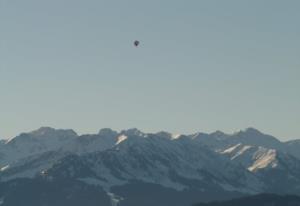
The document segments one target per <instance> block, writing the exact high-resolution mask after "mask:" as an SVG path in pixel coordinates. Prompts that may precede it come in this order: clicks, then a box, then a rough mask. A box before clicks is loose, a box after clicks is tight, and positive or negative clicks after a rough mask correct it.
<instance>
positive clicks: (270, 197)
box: [195, 194, 300, 206]
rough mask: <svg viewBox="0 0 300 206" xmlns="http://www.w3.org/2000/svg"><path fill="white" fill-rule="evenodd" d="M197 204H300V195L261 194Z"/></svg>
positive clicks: (220, 205) (283, 205)
mask: <svg viewBox="0 0 300 206" xmlns="http://www.w3.org/2000/svg"><path fill="white" fill-rule="evenodd" d="M195 206H300V197H298V196H294V195H274V194H260V195H255V196H250V197H243V198H238V199H233V200H228V201H223V202H211V203H199V204H195Z"/></svg>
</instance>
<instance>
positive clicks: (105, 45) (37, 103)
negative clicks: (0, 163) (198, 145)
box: [0, 0, 300, 140]
mask: <svg viewBox="0 0 300 206" xmlns="http://www.w3.org/2000/svg"><path fill="white" fill-rule="evenodd" d="M299 8H300V1H298V0H286V1H282V0H265V1H261V0H226V1H221V0H201V1H200V0H189V1H182V0H151V1H148V0H127V1H121V0H120V1H116V0H106V1H104V0H84V1H83V0H51V1H48V0H26V1H24V0H0V138H10V137H13V136H16V135H17V134H19V133H21V132H27V131H31V130H34V129H37V128H39V127H41V126H51V127H55V128H72V129H74V130H75V131H76V132H78V133H79V134H82V133H96V132H98V130H99V129H100V128H104V127H110V128H113V129H116V130H122V129H126V128H133V127H136V128H139V129H140V130H142V131H145V132H155V131H161V130H166V131H169V132H172V133H180V134H182V133H183V134H190V133H194V132H198V131H202V132H213V131H215V130H221V131H224V132H228V133H231V132H235V131H238V130H241V129H245V128H247V127H255V128H257V129H259V130H261V131H263V132H265V133H268V134H271V135H274V136H276V137H279V138H280V139H281V140H289V139H295V138H300V129H299V128H300V127H299V123H300V108H299V107H300V92H299V90H300V81H299V80H300V58H299V54H300V39H299V37H300V26H299V19H300V12H299ZM134 40H139V41H140V42H141V44H140V46H139V47H138V48H135V47H134V46H133V41H134Z"/></svg>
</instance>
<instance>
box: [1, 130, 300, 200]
mask: <svg viewBox="0 0 300 206" xmlns="http://www.w3.org/2000/svg"><path fill="white" fill-rule="evenodd" d="M297 146H298V143H297V141H295V142H287V143H284V142H280V141H279V140H277V139H276V138H275V137H272V136H270V135H266V134H263V133H261V132H259V131H257V130H255V129H253V128H250V129H247V130H245V131H241V132H238V133H235V134H232V135H229V134H224V133H222V132H219V131H218V132H215V133H212V134H204V133H198V134H193V135H172V134H170V133H168V132H159V133H156V134H146V133H143V132H141V131H139V130H137V129H129V130H123V131H121V132H116V131H113V130H111V129H108V128H106V129H102V130H100V132H99V133H98V134H91V135H82V136H78V135H77V134H76V133H75V132H74V131H73V130H55V129H52V128H47V127H44V128H40V129H39V130H37V131H33V132H30V133H23V134H21V135H19V136H17V137H15V138H13V139H10V140H8V141H2V142H0V203H1V204H2V205H8V206H15V205H18V204H19V203H18V202H17V200H16V199H18V200H19V201H22V202H23V204H25V205H32V206H35V205H80V204H81V205H82V204H83V203H85V204H86V205H91V206H92V205H99V203H100V204H101V205H122V206H127V205H128V206H135V205H136V206H148V205H149V206H150V205H157V206H165V205H178V206H182V205H183V206H184V205H191V204H193V203H195V202H208V201H211V200H224V199H231V198H235V197H240V196H245V195H250V194H258V193H278V194H286V193H287V194H298V195H299V194H300V187H299V185H300V172H299V171H300V160H299V156H298V155H297V152H295V151H296V148H297ZM299 149H300V148H299ZM26 188H27V189H26ZM54 199H55V201H56V202H53V201H54ZM1 204H0V205H1Z"/></svg>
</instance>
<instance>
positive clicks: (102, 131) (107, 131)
mask: <svg viewBox="0 0 300 206" xmlns="http://www.w3.org/2000/svg"><path fill="white" fill-rule="evenodd" d="M98 134H99V135H100V136H111V137H115V136H117V135H118V132H117V131H115V130H112V129H110V128H102V129H100V130H99V132H98Z"/></svg>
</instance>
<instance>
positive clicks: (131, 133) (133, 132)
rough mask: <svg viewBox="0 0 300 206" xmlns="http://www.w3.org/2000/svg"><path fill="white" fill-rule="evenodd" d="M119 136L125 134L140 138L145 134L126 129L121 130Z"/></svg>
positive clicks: (137, 130)
mask: <svg viewBox="0 0 300 206" xmlns="http://www.w3.org/2000/svg"><path fill="white" fill-rule="evenodd" d="M121 134H125V135H126V136H141V137H144V136H146V134H145V133H143V132H141V131H140V130H139V129H137V128H130V129H127V130H123V131H122V132H121Z"/></svg>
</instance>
